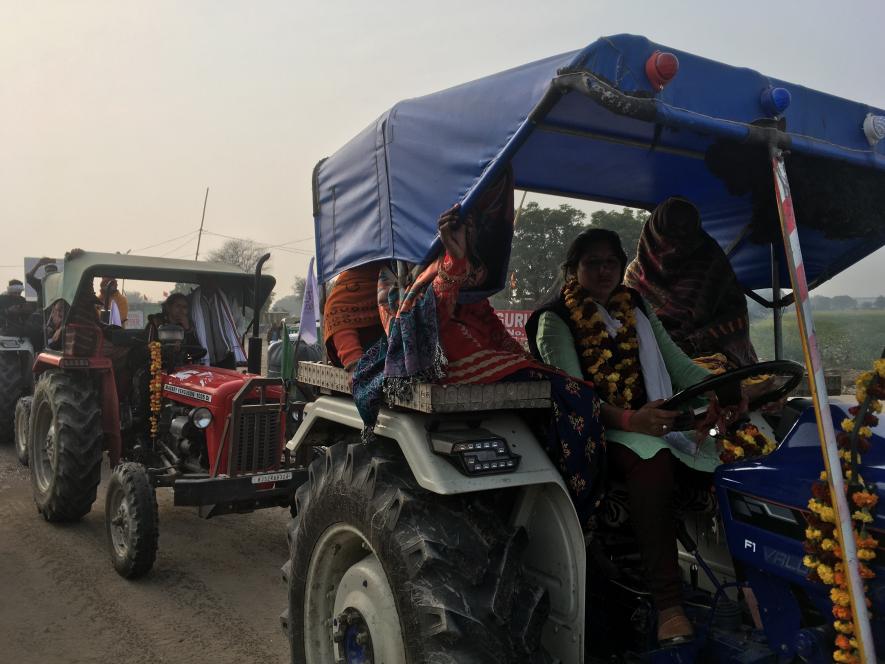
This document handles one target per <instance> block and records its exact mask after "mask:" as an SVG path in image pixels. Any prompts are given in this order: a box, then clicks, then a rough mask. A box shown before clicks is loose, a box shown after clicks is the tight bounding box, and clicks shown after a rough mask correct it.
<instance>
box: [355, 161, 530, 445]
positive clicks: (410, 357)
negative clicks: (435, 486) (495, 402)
mask: <svg viewBox="0 0 885 664" xmlns="http://www.w3.org/2000/svg"><path fill="white" fill-rule="evenodd" d="M469 214H470V215H471V217H472V219H473V222H474V225H475V228H476V229H477V237H476V241H475V243H474V246H475V248H476V249H479V250H482V253H483V256H482V257H480V256H477V255H475V252H472V251H471V255H470V256H469V258H470V263H471V266H472V269H471V274H470V276H469V277H468V279H467V280H466V281H465V282H464V283H463V284H462V285H461V288H462V289H465V288H470V287H475V286H478V285H481V284H482V283H484V282H485V280H486V275H487V274H488V273H489V269H488V268H487V267H486V264H487V262H488V261H491V265H492V266H493V268H494V269H495V270H497V269H498V268H499V267H500V269H501V270H502V273H503V270H504V269H506V262H507V260H508V258H509V255H510V253H509V252H510V236H512V234H513V170H512V169H511V168H510V167H509V166H508V167H507V169H506V170H505V171H504V173H502V175H501V177H499V178H498V179H497V181H496V182H494V183H493V184H492V185H490V186H489V187H488V189H486V191H485V192H483V194H482V195H481V196H480V198H479V200H478V201H477V203H476V205H475V207H474V209H473V210H472V211H471V212H470V213H469ZM504 233H509V234H510V236H508V237H506V241H505V237H504ZM440 260H442V257H439V258H437V259H436V260H434V261H432V262H431V263H430V264H429V265H428V266H426V267H425V268H423V269H421V268H420V267H419V268H415V269H413V271H412V272H411V273H410V275H409V278H408V279H407V283H406V285H405V287H404V288H400V286H399V282H398V280H397V278H396V274H394V272H393V270H391V269H390V267H387V266H385V267H383V268H381V271H380V273H379V276H378V312H379V314H380V317H381V326H382V328H383V329H384V331H385V332H386V333H387V337H386V338H383V337H382V338H381V339H379V340H378V341H377V342H376V343H375V345H373V346H372V347H371V348H370V349H369V350H368V351H366V353H365V354H364V355H363V357H362V358H361V359H360V361H359V362H358V363H357V366H356V369H355V370H354V374H353V396H354V401H355V402H356V406H357V410H358V411H359V413H360V417H362V420H363V423H364V424H365V425H366V428H365V429H364V431H363V438H364V440H371V437H372V429H373V428H374V426H375V423H376V422H377V420H378V413H379V411H380V409H381V406H382V405H383V403H384V399H385V397H386V398H387V399H391V398H394V397H396V398H401V399H408V398H409V397H410V396H411V394H412V390H413V388H414V386H415V385H416V384H417V383H421V382H434V381H439V380H441V379H442V378H443V377H444V376H445V367H446V365H447V363H448V362H447V360H446V356H445V353H444V352H443V349H442V345H441V343H440V335H439V324H438V321H437V314H436V296H435V294H434V292H433V287H432V285H433V280H434V279H436V276H437V274H438V273H439V261H440ZM501 261H503V267H501V266H500V265H499V264H500V263H501Z"/></svg>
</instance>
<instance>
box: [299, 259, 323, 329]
mask: <svg viewBox="0 0 885 664" xmlns="http://www.w3.org/2000/svg"><path fill="white" fill-rule="evenodd" d="M313 260H314V259H313V258H311V259H310V267H308V268H307V281H306V282H305V284H304V300H303V302H302V303H301V328H300V333H301V339H302V340H303V341H304V343H306V344H315V343H316V342H317V319H318V318H319V314H320V312H319V293H318V289H317V278H316V275H315V274H314V271H313Z"/></svg>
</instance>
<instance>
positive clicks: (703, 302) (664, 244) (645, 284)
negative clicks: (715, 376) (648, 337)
mask: <svg viewBox="0 0 885 664" xmlns="http://www.w3.org/2000/svg"><path fill="white" fill-rule="evenodd" d="M624 283H625V284H626V285H627V286H630V287H631V288H633V289H635V290H636V291H637V292H638V293H639V294H640V295H642V297H644V298H645V299H646V301H648V302H649V304H651V307H652V308H653V309H654V312H655V314H656V315H657V317H658V318H659V319H660V321H661V323H662V324H663V326H664V329H665V330H667V332H668V333H669V335H670V336H671V337H672V339H673V341H675V342H676V344H677V345H678V346H679V347H680V348H681V349H682V350H683V351H685V353H686V354H688V355H689V356H690V357H694V358H698V357H702V356H708V355H711V354H714V353H722V354H724V355H725V357H726V359H727V360H728V365H729V366H731V367H740V366H746V365H749V364H755V363H756V362H758V359H757V358H756V351H755V350H754V349H753V344H752V343H751V342H750V318H749V315H748V313H747V301H746V299H745V297H744V291H743V289H742V288H741V286H740V284H739V283H738V280H737V276H735V273H734V270H733V269H732V267H731V263H729V261H728V257H727V256H726V255H725V252H724V251H722V248H721V247H720V246H719V244H718V243H717V242H716V241H715V240H714V239H713V238H712V237H710V236H709V235H708V234H707V233H706V232H705V231H704V230H703V228H701V217H700V214H699V213H698V210H697V208H696V207H695V206H694V205H693V204H692V203H691V202H689V201H687V200H686V199H684V198H678V197H674V198H668V199H667V200H665V201H664V202H663V203H661V204H660V205H658V207H657V208H655V211H654V212H653V213H652V215H651V217H650V218H649V219H648V221H646V222H645V226H643V228H642V234H641V235H640V237H639V247H638V250H637V253H636V258H635V259H634V260H633V262H631V263H630V265H629V266H628V267H627V272H626V275H625V277H624Z"/></svg>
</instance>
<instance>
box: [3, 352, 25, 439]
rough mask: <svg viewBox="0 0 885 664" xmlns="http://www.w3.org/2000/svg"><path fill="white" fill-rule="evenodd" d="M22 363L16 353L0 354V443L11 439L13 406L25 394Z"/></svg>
mask: <svg viewBox="0 0 885 664" xmlns="http://www.w3.org/2000/svg"><path fill="white" fill-rule="evenodd" d="M24 387H25V381H24V377H23V376H22V361H21V359H20V358H19V356H18V353H13V352H8V351H7V352H0V443H5V442H7V441H10V440H12V438H13V420H14V419H15V404H16V402H17V401H18V398H19V397H20V396H21V395H22V393H23V392H25V389H24Z"/></svg>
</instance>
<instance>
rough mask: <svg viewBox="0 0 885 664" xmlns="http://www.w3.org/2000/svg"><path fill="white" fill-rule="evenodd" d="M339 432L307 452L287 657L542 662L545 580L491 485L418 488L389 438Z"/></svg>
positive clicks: (289, 574)
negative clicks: (463, 490)
mask: <svg viewBox="0 0 885 664" xmlns="http://www.w3.org/2000/svg"><path fill="white" fill-rule="evenodd" d="M382 445H383V444H382V443H374V444H373V446H372V453H370V452H369V449H368V448H367V447H366V446H365V445H362V444H360V443H356V444H347V443H337V444H335V445H333V446H331V447H329V448H328V449H327V451H326V454H325V456H324V458H321V459H317V460H316V461H314V462H313V463H312V464H311V467H310V479H309V481H308V482H307V483H305V484H304V485H303V486H301V487H300V488H299V489H298V492H297V494H296V509H297V516H296V517H295V519H294V520H293V524H292V527H291V530H290V533H291V539H290V559H289V562H287V563H286V565H285V566H284V567H283V576H284V578H286V579H287V580H288V586H289V604H288V610H287V611H286V612H285V613H284V614H283V616H282V622H283V625H284V628H285V629H286V631H287V634H288V638H289V644H290V648H291V654H292V662H293V663H294V664H304V663H307V662H311V663H312V662H336V661H337V662H362V661H373V662H382V661H383V662H386V663H387V664H418V663H422V664H423V663H425V662H429V663H434V664H455V663H459V664H474V663H475V664H479V663H483V664H488V663H496V662H500V663H504V662H507V663H512V662H532V663H536V662H548V661H550V660H549V658H548V656H547V655H546V654H544V652H543V649H542V647H541V645H540V640H541V630H542V627H543V625H544V623H545V622H546V619H547V615H548V614H549V608H550V602H549V597H548V595H547V593H546V591H544V590H542V589H541V588H539V587H537V586H535V585H533V584H531V583H529V581H528V580H527V579H526V577H525V576H524V575H523V573H522V560H521V559H522V553H523V550H524V548H525V545H526V543H527V536H526V534H525V531H524V530H522V529H514V528H511V527H509V526H507V525H506V517H504V516H502V515H501V514H499V513H498V512H497V511H496V510H495V509H494V502H493V500H494V498H495V493H494V492H489V493H486V494H483V493H477V494H469V495H465V496H439V495H436V494H432V493H430V492H428V491H426V490H425V489H422V488H421V487H420V486H419V485H418V484H417V482H416V481H415V479H414V477H413V476H412V473H411V472H410V470H409V468H408V466H407V464H406V463H405V462H404V461H403V460H402V458H401V456H400V455H399V452H398V449H396V446H395V445H392V446H391V448H392V449H389V450H388V452H386V453H385V452H382V451H381V449H382Z"/></svg>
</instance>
